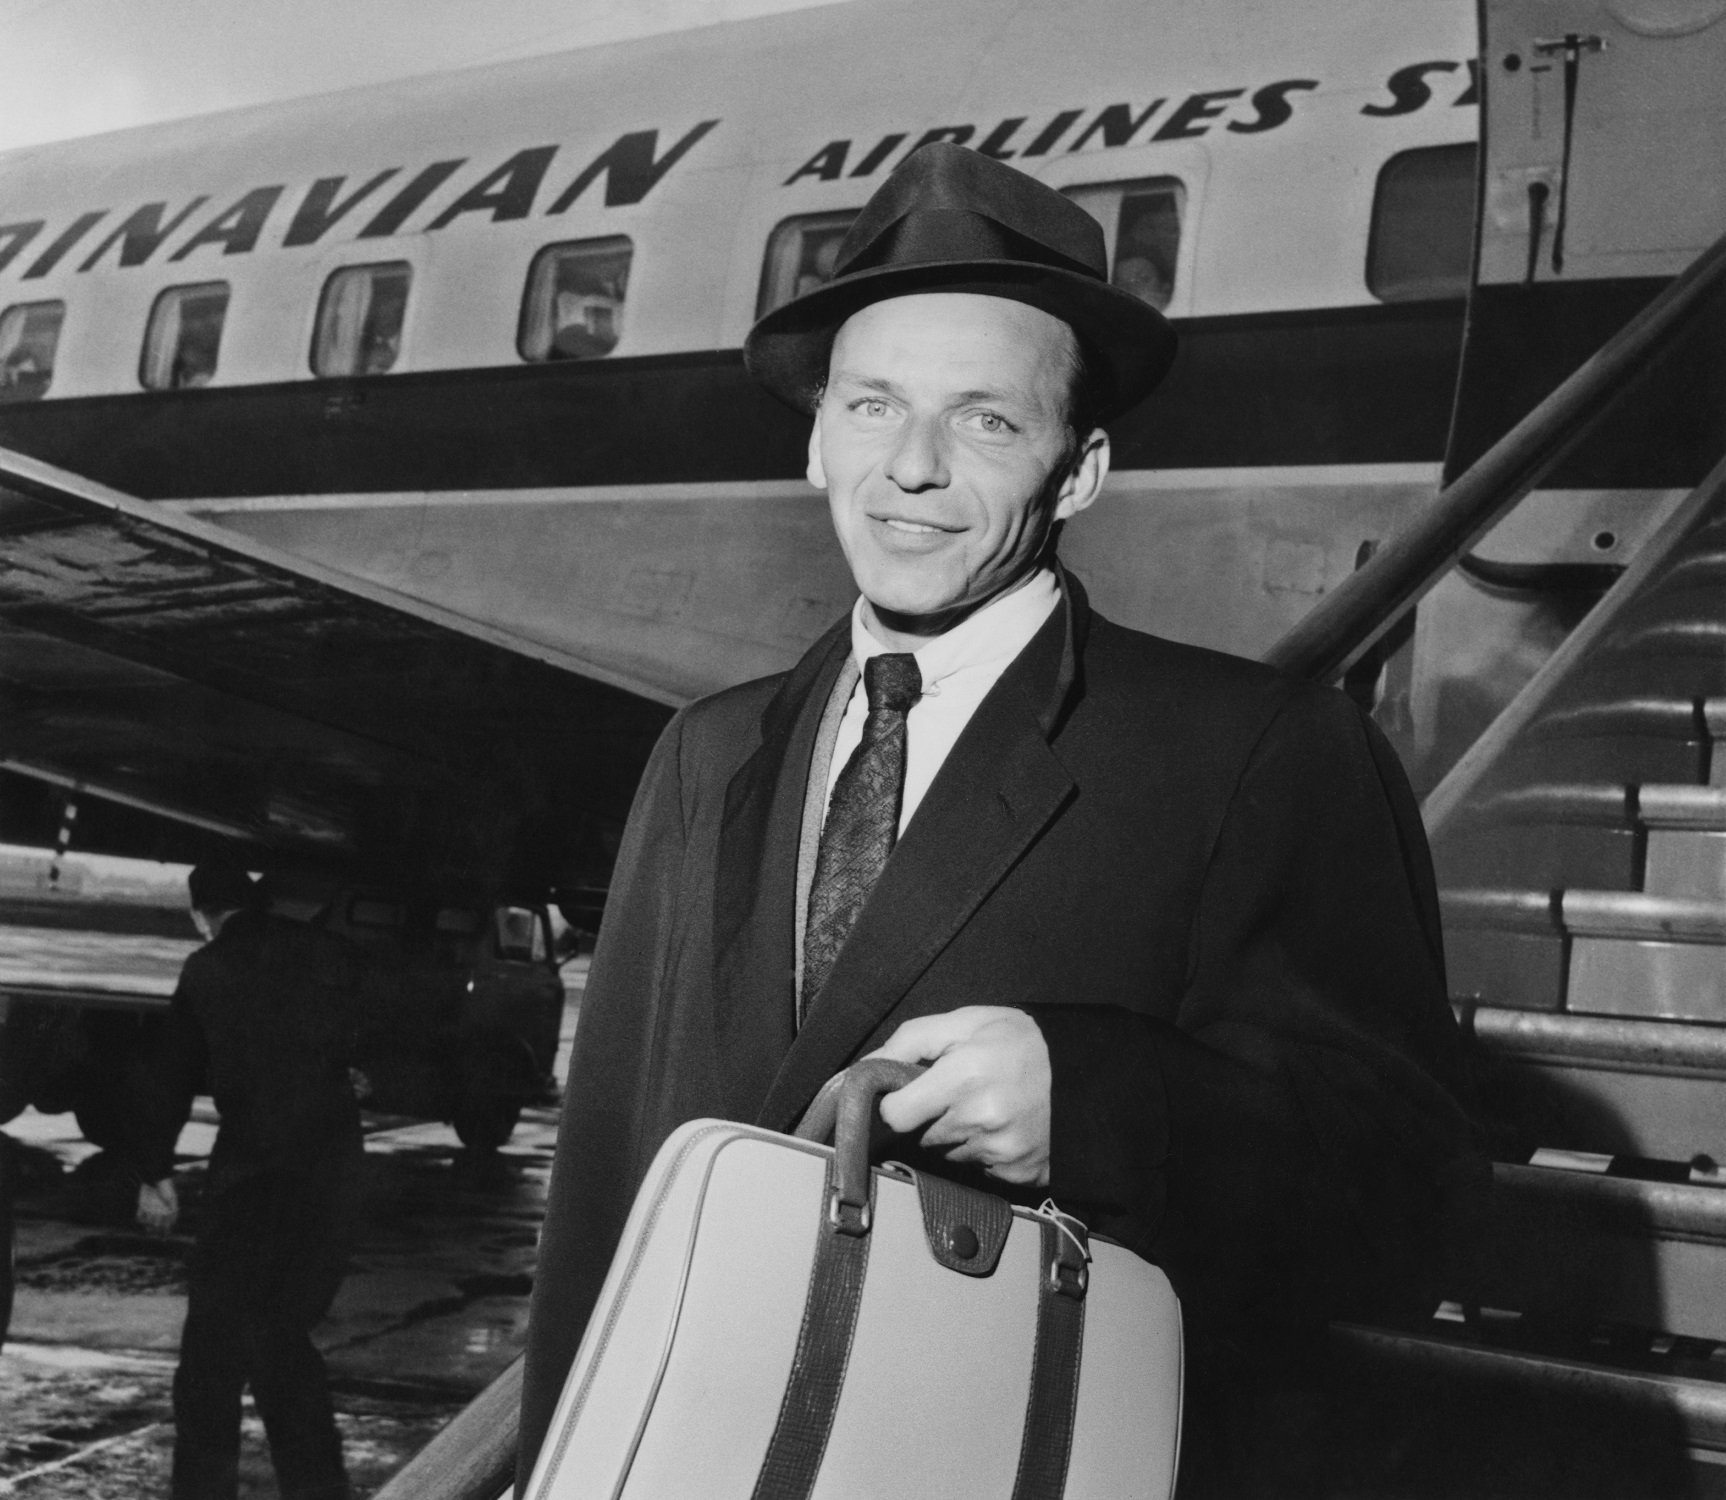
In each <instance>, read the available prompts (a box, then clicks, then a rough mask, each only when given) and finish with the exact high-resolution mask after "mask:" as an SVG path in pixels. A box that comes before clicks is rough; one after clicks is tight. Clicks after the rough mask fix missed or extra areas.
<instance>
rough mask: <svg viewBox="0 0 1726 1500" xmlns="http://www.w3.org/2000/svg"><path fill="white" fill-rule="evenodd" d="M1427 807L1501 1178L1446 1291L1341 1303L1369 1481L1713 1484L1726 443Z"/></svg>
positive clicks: (1519, 447) (1683, 310) (1362, 613)
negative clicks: (1377, 1316)
mask: <svg viewBox="0 0 1726 1500" xmlns="http://www.w3.org/2000/svg"><path fill="white" fill-rule="evenodd" d="M1723 287H1726V240H1723V241H1721V242H1720V243H1718V244H1716V245H1715V246H1714V247H1713V248H1712V249H1711V250H1710V251H1708V252H1707V253H1706V254H1704V255H1703V256H1702V257H1700V258H1699V259H1698V260H1697V262H1696V263H1695V264H1694V265H1693V266H1692V267H1691V268H1690V270H1689V271H1687V272H1686V273H1685V274H1684V275H1683V276H1681V277H1680V278H1678V280H1677V281H1676V282H1674V283H1673V284H1672V285H1670V286H1669V287H1668V288H1667V289H1666V290H1665V291H1664V292H1663V293H1662V294H1661V295H1660V296H1659V297H1658V298H1656V299H1655V301H1654V303H1652V304H1650V306H1649V307H1648V308H1647V309H1646V310H1645V311H1644V312H1643V313H1642V314H1640V315H1639V316H1638V317H1637V318H1635V319H1633V320H1632V322H1631V323H1630V324H1629V325H1627V326H1626V327H1625V328H1624V329H1623V330H1622V331H1621V332H1620V333H1619V334H1618V335H1616V336H1615V337H1614V338H1613V339H1612V340H1611V341H1609V343H1608V344H1607V345H1606V346H1605V347H1604V348H1602V349H1601V350H1600V351H1599V352H1598V353H1597V354H1596V355H1595V356H1594V357H1593V358H1592V359H1590V360H1589V361H1588V362H1587V363H1585V364H1584V365H1583V366H1582V367H1581V368H1580V369H1579V370H1578V371H1577V372H1576V373H1575V374H1574V375H1573V376H1572V377H1571V378H1570V380H1568V381H1566V382H1565V384H1564V385H1563V386H1561V387H1560V388H1559V389H1558V390H1557V391H1555V392H1554V393H1553V394H1552V395H1551V396H1550V397H1548V399H1547V400H1546V401H1545V402H1544V403H1542V404H1541V406H1540V407H1538V408H1537V409H1536V410H1535V411H1534V412H1532V413H1530V415H1529V416H1528V417H1527V418H1525V419H1524V421H1523V422H1522V423H1520V424H1519V425H1518V426H1517V427H1516V428H1514V429H1513V430H1512V431H1511V432H1510V433H1509V434H1507V435H1506V436H1505V437H1504V439H1502V440H1501V441H1500V442H1499V443H1498V444H1497V445H1496V446H1495V447H1494V448H1493V449H1492V450H1491V451H1490V452H1488V453H1487V454H1486V455H1484V456H1483V457H1482V458H1481V459H1480V460H1479V462H1477V463H1476V464H1475V465H1474V466H1473V467H1472V468H1471V469H1470V470H1469V471H1468V472H1467V473H1466V474H1464V475H1462V476H1461V477H1460V478H1459V479H1457V480H1456V481H1455V482H1454V483H1453V484H1452V485H1450V486H1449V487H1448V488H1447V489H1446V491H1445V492H1444V493H1443V494H1442V495H1441V496H1440V498H1439V500H1438V502H1437V503H1436V504H1435V505H1434V507H1433V508H1432V510H1431V512H1429V513H1428V514H1427V515H1425V516H1423V517H1422V518H1420V520H1419V521H1417V522H1416V523H1415V525H1414V526H1413V527H1411V528H1410V530H1409V532H1407V533H1405V534H1404V535H1403V536H1401V537H1399V538H1397V539H1395V540H1394V541H1393V543H1392V544H1391V546H1390V547H1389V548H1387V549H1386V551H1385V553H1384V554H1381V557H1380V558H1379V559H1375V562H1374V563H1373V564H1370V565H1369V566H1368V567H1367V568H1366V569H1364V570H1362V572H1361V573H1360V574H1357V575H1356V576H1355V577H1354V578H1353V579H1351V580H1350V581H1349V583H1348V584H1346V585H1345V586H1344V587H1343V588H1342V589H1339V590H1338V591H1336V594H1334V595H1333V596H1332V597H1331V598H1330V599H1327V600H1326V601H1324V603H1323V604H1321V605H1320V607H1319V608H1318V609H1316V610H1315V611H1314V612H1313V613H1312V615H1310V616H1309V617H1308V618H1307V619H1306V620H1305V621H1303V622H1302V624H1301V625H1300V626H1299V627H1297V628H1296V630H1295V631H1294V632H1292V633H1291V635H1290V636H1289V637H1288V638H1285V640H1284V641H1283V642H1281V643H1279V646H1278V647H1277V648H1276V649H1275V650H1274V651H1273V653H1272V658H1273V660H1277V661H1278V662H1279V663H1280V664H1281V665H1284V666H1286V667H1289V668H1291V669H1293V670H1297V671H1302V672H1304V673H1306V674H1307V675H1311V676H1316V677H1334V676H1337V675H1340V674H1341V673H1342V672H1343V671H1344V670H1345V669H1346V668H1347V667H1348V666H1349V665H1350V664H1351V663H1352V662H1353V661H1356V660H1358V659H1359V658H1360V656H1361V655H1362V653H1363V651H1364V650H1365V649H1366V648H1367V646H1368V644H1369V643H1370V642H1371V641H1372V640H1374V639H1376V638H1378V637H1379V636H1381V635H1382V634H1383V633H1384V632H1385V631H1386V630H1387V629H1388V628H1389V627H1390V625H1391V623H1392V622H1394V621H1395V620H1397V619H1399V618H1402V617H1403V616H1404V614H1405V613H1406V609H1407V607H1408V605H1409V604H1410V603H1411V602H1412V601H1413V600H1415V599H1418V598H1419V597H1420V596H1421V595H1422V594H1423V593H1424V592H1425V591H1426V590H1427V589H1429V588H1430V587H1431V586H1432V584H1433V583H1434V582H1435V581H1436V579H1437V578H1438V577H1440V576H1441V575H1442V574H1443V573H1444V572H1445V571H1446V570H1447V569H1448V568H1449V567H1450V566H1451V565H1452V563H1454V562H1455V561H1456V560H1457V559H1458V558H1459V557H1461V556H1463V555H1464V554H1465V553H1466V552H1467V550H1468V549H1469V548H1470V547H1472V546H1473V545H1474V543H1475V541H1476V540H1478V539H1479V537H1480V536H1482V535H1483V534H1484V532H1485V531H1486V530H1487V529H1489V528H1490V527H1491V526H1492V525H1494V524H1496V523H1497V521H1498V520H1499V519H1500V518H1501V517H1502V516H1503V515H1504V514H1506V513H1507V511H1508V510H1509V509H1510V508H1511V507H1512V506H1513V505H1514V504H1515V503H1516V501H1517V500H1518V499H1520V497H1521V496H1522V495H1524V494H1526V493H1527V492H1528V490H1529V489H1531V488H1532V487H1533V486H1534V485H1535V484H1536V483H1538V482H1539V481H1540V479H1541V478H1542V477H1543V476H1544V475H1545V474H1547V473H1548V472H1550V471H1551V469H1552V468H1553V467H1554V466H1555V465H1556V463H1557V462H1558V461H1559V459H1560V458H1562V457H1563V456H1564V455H1565V454H1566V453H1568V452H1570V451H1571V450H1572V449H1573V448H1574V447H1575V446H1576V444H1577V443H1578V442H1580V441H1581V440H1582V439H1583V438H1584V437H1585V436H1586V435H1587V433H1588V432H1589V431H1590V430H1591V428H1592V427H1593V425H1594V424H1595V423H1596V422H1597V421H1598V420H1599V419H1600V418H1601V416H1602V415H1603V414H1604V413H1605V412H1606V411H1607V410H1608V409H1609V408H1610V407H1611V405H1612V403H1613V402H1614V401H1615V399H1616V398H1617V396H1618V395H1619V394H1621V393H1622V392H1623V391H1624V390H1626V389H1627V388H1629V387H1630V386H1631V385H1632V384H1634V383H1635V382H1636V381H1637V380H1639V379H1641V378H1644V377H1645V376H1646V375H1647V374H1648V372H1649V370H1650V369H1651V368H1657V367H1658V361H1659V356H1660V354H1661V352H1662V351H1663V350H1664V349H1666V348H1668V347H1670V346H1671V345H1672V344H1674V343H1675V342H1676V341H1677V340H1678V338H1679V337H1680V335H1681V334H1683V333H1684V332H1685V331H1686V329H1692V328H1694V326H1695V323H1696V320H1697V319H1698V318H1701V317H1705V316H1713V315H1714V310H1715V309H1717V308H1718V305H1719V299H1720V297H1721V293H1722V288H1723ZM1387 557H1388V559H1389V566H1388V567H1383V568H1381V569H1380V572H1379V576H1378V578H1377V579H1376V580H1375V579H1374V578H1373V577H1372V574H1373V571H1374V569H1375V568H1377V567H1379V565H1380V564H1381V563H1383V562H1384V561H1385V559H1386V558H1387ZM1423 813H1424V816H1425V820H1426V824H1427V829H1428V834H1429V837H1430V838H1431V841H1432V845H1433V852H1434V861H1435V866H1436V870H1437V874H1438V878H1439V885H1440V899H1441V905H1442V911H1443V918H1444V928H1445V952H1446V961H1447V968H1448V972H1449V980H1450V987H1451V994H1452V998H1453V1003H1454V1004H1455V1006H1456V1009H1457V1014H1458V1017H1459V1019H1460V1020H1461V1022H1462V1025H1463V1029H1464V1033H1465V1037H1466V1040H1467V1042H1468V1045H1469V1050H1470V1054H1471V1060H1472V1062H1473V1064H1474V1068H1473V1072H1474V1075H1475V1077H1474V1081H1475V1085H1476V1097H1475V1099H1474V1100H1473V1103H1474V1105H1475V1108H1476V1110H1477V1113H1478V1114H1479V1116H1480V1118H1481V1120H1482V1123H1483V1127H1484V1130H1485V1135H1486V1144H1487V1146H1488V1148H1489V1151H1490V1154H1491V1156H1492V1157H1493V1168H1492V1184H1491V1190H1490V1192H1489V1193H1487V1194H1485V1195H1483V1197H1482V1199H1481V1201H1480V1202H1478V1203H1477V1204H1476V1205H1475V1206H1474V1208H1473V1210H1472V1211H1471V1212H1469V1213H1466V1214H1464V1215H1463V1216H1461V1217H1460V1219H1459V1221H1458V1223H1457V1225H1456V1229H1455V1235H1454V1243H1453V1244H1452V1245H1451V1246H1450V1247H1449V1249H1448V1254H1447V1257H1446V1266H1445V1270H1444V1272H1443V1282H1442V1292H1443V1296H1444V1301H1443V1302H1442V1304H1441V1305H1440V1306H1439V1307H1438V1308H1437V1309H1436V1311H1435V1314H1434V1315H1433V1316H1432V1317H1431V1318H1430V1319H1428V1320H1424V1321H1422V1322H1419V1323H1416V1324H1413V1325H1409V1326H1403V1327H1398V1328H1370V1327H1364V1326H1358V1325H1345V1326H1338V1327H1337V1328H1336V1329H1334V1330H1333V1334H1334V1341H1335V1343H1336V1345H1337V1348H1338V1351H1339V1354H1340V1356H1341V1361H1342V1364H1343V1365H1344V1367H1345V1368H1348V1369H1352V1371H1353V1373H1354V1375H1355V1377H1356V1379H1357V1381H1358V1385H1357V1389H1358V1391H1359V1392H1361V1393H1362V1399H1363V1406H1365V1407H1370V1408H1372V1409H1373V1410H1374V1411H1376V1413H1378V1414H1379V1416H1381V1417H1382V1418H1383V1420H1384V1433H1380V1434H1375V1435H1374V1437H1373V1438H1372V1439H1370V1440H1369V1441H1368V1443H1367V1446H1369V1447H1371V1446H1372V1445H1373V1443H1374V1442H1376V1443H1377V1446H1378V1452H1377V1453H1376V1454H1374V1455H1373V1456H1372V1457H1373V1459H1375V1460H1376V1461H1377V1468H1376V1469H1375V1468H1374V1465H1373V1462H1371V1461H1368V1462H1365V1463H1364V1466H1363V1467H1362V1468H1361V1469H1360V1471H1359V1474H1358V1475H1357V1481H1358V1486H1359V1487H1360V1489H1361V1492H1362V1493H1371V1494H1396V1495H1399V1496H1404V1495H1406V1496H1416V1495H1418V1496H1423V1497H1424V1496H1434V1497H1436V1496H1441V1495H1442V1496H1452V1495H1455V1496H1463V1495H1467V1496H1471V1497H1472V1496H1498V1495H1504V1496H1511V1495H1516V1496H1519V1497H1521V1496H1531V1495H1540V1496H1546V1495H1553V1496H1556V1495H1560V1494H1562V1495H1565V1496H1566V1497H1567V1500H1568V1497H1570V1496H1573V1495H1579V1494H1587V1495H1600V1496H1608V1495H1618V1494H1623V1495H1636V1496H1651V1497H1652V1496H1677V1495H1685V1496H1701V1495H1710V1496H1712V1495H1726V462H1722V463H1721V464H1720V465H1719V466H1718V467H1716V469H1715V470H1714V471H1713V472H1712V473H1711V474H1710V475H1709V476H1708V477H1707V478H1706V479H1704V480H1703V482H1702V483H1701V484H1700V485H1699V486H1698V487H1697V489H1696V490H1695V491H1694V492H1693V493H1692V494H1691V495H1690V496H1689V497H1688V499H1686V500H1685V501H1684V502H1683V503H1682V504H1681V505H1680V506H1679V508H1678V509H1677V511H1675V512H1674V513H1673V514H1672V516H1671V517H1670V518H1669V519H1668V520H1667V521H1666V523H1665V524H1664V525H1663V526H1662V527H1661V529H1660V530H1659V532H1658V533H1657V534H1656V535H1655V536H1654V537H1652V538H1651V539H1650V540H1649V541H1648V542H1647V543H1646V544H1645V545H1644V547H1643V548H1642V550H1641V551H1640V552H1639V554H1638V555H1637V557H1636V559H1635V560H1634V562H1633V563H1632V564H1631V566H1630V567H1629V568H1628V569H1627V570H1626V572H1625V573H1624V574H1623V576H1622V577H1621V578H1619V579H1618V581H1617V582H1616V583H1615V584H1614V585H1613V587H1612V588H1611V589H1610V590H1609V591H1608V592H1607V594H1606V595H1605V597H1604V598H1602V599H1601V600H1600V602H1599V603H1598V604H1597V605H1596V606H1595V607H1594V609H1593V610H1592V611H1591V612H1590V613H1589V615H1588V616H1587V617H1586V618H1585V619H1584V620H1583V622H1582V623H1581V624H1580V625H1579V626H1578V628H1577V629H1576V630H1575V631H1574V632H1572V634H1571V635H1570V637H1569V638H1568V639H1567V640H1566V641H1565V643H1564V644H1563V645H1562V646H1561V647H1560V649H1559V650H1558V651H1557V652H1556V653H1555V654H1554V655H1553V656H1552V658H1551V659H1550V660H1548V661H1547V662H1546V663H1545V664H1544V666H1542V668H1541V669H1540V670H1539V671H1538V672H1537V673H1536V675H1535V676H1534V678H1533V679H1532V680H1531V681H1530V682H1529V683H1528V684H1527V685H1526V686H1525V687H1524V688H1523V690H1522V691H1521V693H1520V694H1519V695H1518V696H1517V697H1516V698H1515V699H1514V700H1513V701H1512V702H1511V704H1510V705H1509V706H1508V707H1507V708H1506V709H1505V710H1504V712H1503V713H1502V714H1501V715H1500V716H1499V718H1498V720H1497V721H1496V722H1495V723H1494V724H1493V725H1492V726H1491V727H1490V728H1489V729H1488V731H1487V732H1486V733H1485V734H1484V735H1483V736H1482V737H1481V739H1480V740H1479V741H1478V742H1477V743H1476V744H1475V745H1473V746H1472V747H1471V748H1470V749H1469V751H1468V752H1467V753H1466V754H1465V755H1464V756H1463V758H1462V759H1461V761H1459V762H1458V764H1457V765H1456V766H1455V767H1453V768H1452V769H1451V770H1450V772H1449V773H1448V774H1447V775H1446V777H1445V779H1444V780H1443V781H1442V782H1441V783H1440V784H1439V786H1438V787H1437V788H1435V789H1434V791H1433V792H1432V793H1431V794H1430V795H1429V797H1428V798H1427V799H1426V802H1425V803H1424V805H1423ZM1385 1434H1390V1436H1389V1437H1388V1440H1387V1439H1386V1438H1385ZM1398 1445H1400V1446H1401V1447H1402V1448H1403V1450H1404V1451H1403V1452H1401V1453H1400V1454H1399V1453H1396V1452H1393V1451H1389V1450H1390V1449H1393V1448H1395V1447H1397V1446H1398Z"/></svg>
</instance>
